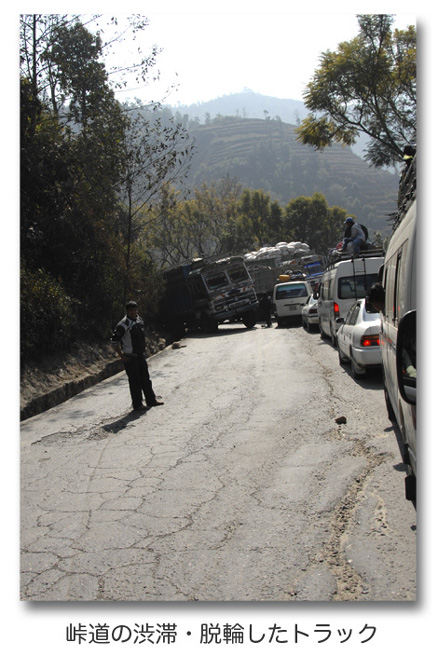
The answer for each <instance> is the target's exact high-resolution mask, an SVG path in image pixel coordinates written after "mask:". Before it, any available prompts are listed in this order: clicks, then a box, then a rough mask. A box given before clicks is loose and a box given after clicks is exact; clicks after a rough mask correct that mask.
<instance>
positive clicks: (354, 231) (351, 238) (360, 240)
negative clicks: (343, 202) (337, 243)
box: [342, 216, 366, 255]
mask: <svg viewBox="0 0 438 656" xmlns="http://www.w3.org/2000/svg"><path fill="white" fill-rule="evenodd" d="M345 226H346V228H345V233H344V240H343V242H342V250H343V251H346V250H347V247H348V245H349V244H351V245H352V248H353V255H359V251H360V250H361V249H362V248H363V247H364V246H365V243H366V236H365V233H364V231H363V230H362V226H361V225H360V223H355V222H354V219H353V218H352V217H351V216H348V217H347V218H346V219H345Z"/></svg>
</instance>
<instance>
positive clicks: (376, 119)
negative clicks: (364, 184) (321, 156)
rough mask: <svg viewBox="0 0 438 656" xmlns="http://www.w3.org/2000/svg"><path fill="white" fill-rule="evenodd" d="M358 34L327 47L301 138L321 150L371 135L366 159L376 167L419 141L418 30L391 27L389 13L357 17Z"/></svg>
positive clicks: (308, 101)
mask: <svg viewBox="0 0 438 656" xmlns="http://www.w3.org/2000/svg"><path fill="white" fill-rule="evenodd" d="M358 23H359V34H358V36H357V37H355V38H354V39H352V40H351V41H349V42H343V43H340V44H339V46H338V50H337V51H336V52H331V51H329V50H328V51H326V52H324V53H323V54H322V56H321V64H320V66H319V68H318V69H317V70H316V72H315V74H314V76H313V78H312V80H311V82H310V83H309V84H308V85H307V87H306V91H305V94H304V101H305V105H306V107H307V108H308V109H310V110H311V114H310V116H308V117H307V118H306V119H304V120H303V121H302V123H301V125H300V126H299V127H298V129H297V134H298V139H299V140H300V141H301V142H302V143H304V144H310V145H312V146H314V147H315V148H317V149H322V148H324V147H326V146H329V145H331V144H332V143H334V142H338V143H342V144H345V145H349V146H350V145H352V144H353V143H355V140H356V138H357V136H358V135H359V133H364V134H365V135H367V136H368V137H369V138H370V141H369V145H368V147H367V149H366V152H365V159H366V160H367V161H369V162H370V163H371V164H373V165H374V166H377V167H381V166H384V165H390V164H394V163H396V162H400V160H401V158H402V154H403V149H404V147H405V146H406V145H407V144H411V143H413V142H415V140H416V30H415V27H414V26H410V27H408V28H407V29H406V30H395V31H394V32H392V29H391V25H392V23H393V18H392V17H391V16H389V15H386V14H381V15H377V14H376V15H374V14H373V15H368V14H365V15H364V14H362V15H359V16H358Z"/></svg>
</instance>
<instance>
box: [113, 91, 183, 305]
mask: <svg viewBox="0 0 438 656" xmlns="http://www.w3.org/2000/svg"><path fill="white" fill-rule="evenodd" d="M127 109H128V108H127ZM129 111H130V119H129V127H128V128H127V130H126V131H125V135H124V139H123V156H122V161H123V177H122V181H121V185H120V191H119V203H120V217H121V219H122V220H121V235H122V237H123V242H124V251H125V262H126V268H125V276H124V278H125V285H124V289H125V293H124V299H123V300H125V299H126V294H127V293H128V289H129V287H130V270H131V252H132V244H133V242H134V241H135V240H136V239H138V237H139V235H140V233H141V232H142V231H143V230H147V229H148V228H147V219H146V220H145V215H146V213H147V211H148V210H149V209H151V207H152V205H153V203H154V201H157V200H158V199H159V196H160V194H161V193H162V190H163V189H164V188H167V187H169V185H171V184H172V183H174V182H180V183H181V182H182V181H183V179H184V177H185V175H186V172H187V167H188V164H189V161H190V157H191V153H192V150H193V142H192V141H191V140H190V139H189V137H188V134H187V132H186V130H185V129H184V128H183V127H182V126H181V124H179V123H177V122H175V120H174V118H173V116H171V115H168V114H166V112H164V111H162V109H161V106H160V105H159V104H158V103H157V104H154V105H153V106H152V107H151V108H150V109H146V108H144V107H143V108H142V107H139V106H138V107H136V106H131V107H130V109H129ZM152 217H153V215H152V214H151V215H150V217H149V219H150V220H152Z"/></svg>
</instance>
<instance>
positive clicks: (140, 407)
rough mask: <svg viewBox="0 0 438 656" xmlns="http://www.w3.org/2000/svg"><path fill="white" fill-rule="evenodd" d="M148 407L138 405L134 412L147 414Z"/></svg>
mask: <svg viewBox="0 0 438 656" xmlns="http://www.w3.org/2000/svg"><path fill="white" fill-rule="evenodd" d="M146 410H147V407H146V406H145V405H138V406H136V407H135V408H134V412H146Z"/></svg>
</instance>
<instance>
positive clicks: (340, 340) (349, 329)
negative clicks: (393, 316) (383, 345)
mask: <svg viewBox="0 0 438 656" xmlns="http://www.w3.org/2000/svg"><path fill="white" fill-rule="evenodd" d="M370 310H371V311H370ZM380 321H381V320H380V314H379V313H378V312H376V311H375V309H374V308H372V307H371V308H369V309H367V303H366V300H365V299H364V298H362V299H360V300H358V301H355V302H354V303H353V305H352V306H351V308H350V310H349V311H348V312H347V315H346V317H345V320H343V319H338V322H337V323H338V325H339V326H340V327H339V329H338V331H337V334H336V341H337V347H338V354H339V362H340V363H341V364H343V363H345V362H350V364H351V369H352V372H353V376H354V377H355V378H358V377H360V376H364V375H365V374H366V371H367V369H368V368H371V367H380V366H381V364H382V356H381V351H380Z"/></svg>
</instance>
